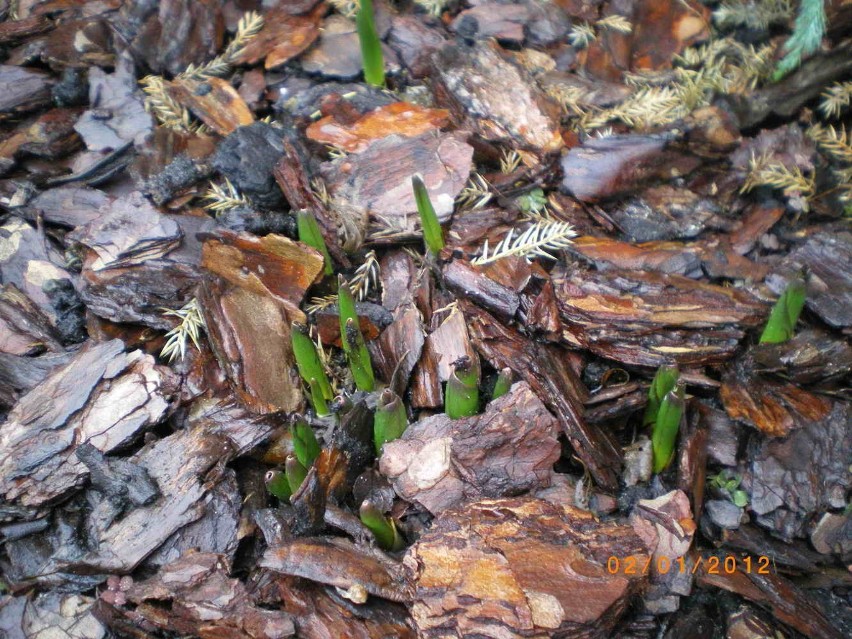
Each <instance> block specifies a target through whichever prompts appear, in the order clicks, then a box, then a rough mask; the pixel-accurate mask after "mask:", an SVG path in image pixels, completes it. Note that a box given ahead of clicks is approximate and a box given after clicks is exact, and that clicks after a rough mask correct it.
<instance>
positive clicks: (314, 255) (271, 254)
mask: <svg viewBox="0 0 852 639" xmlns="http://www.w3.org/2000/svg"><path fill="white" fill-rule="evenodd" d="M322 265H323V258H322V255H321V254H320V253H319V252H318V251H317V250H315V249H313V248H311V247H310V246H308V245H306V244H302V243H301V242H294V241H293V240H291V239H289V238H287V237H284V236H283V235H274V234H270V235H267V236H265V237H260V238H259V237H256V236H254V235H251V234H249V233H234V232H233V231H224V230H222V231H219V232H218V233H217V234H216V235H214V236H212V237H209V238H208V239H206V241H205V242H204V246H203V248H202V257H201V266H202V267H204V268H205V269H207V270H208V271H210V272H212V273H215V274H216V275H219V276H221V277H223V278H224V279H226V280H227V281H229V282H230V283H231V284H234V285H235V286H239V287H240V288H244V289H246V290H249V291H251V292H253V293H255V294H257V295H262V296H266V297H270V298H272V299H274V300H276V301H277V302H279V303H280V304H281V305H282V306H283V307H284V308H285V309H286V310H287V312H288V313H290V314H292V315H293V318H292V319H294V320H295V319H299V318H300V317H301V312H300V311H299V310H298V309H299V304H300V303H301V302H302V298H303V297H304V296H305V291H306V290H307V289H308V287H309V286H310V285H311V284H313V283H314V282H315V281H316V279H317V277H318V276H319V274H320V272H321V271H322Z"/></svg>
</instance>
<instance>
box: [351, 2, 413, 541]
mask: <svg viewBox="0 0 852 639" xmlns="http://www.w3.org/2000/svg"><path fill="white" fill-rule="evenodd" d="M362 1H363V0H362ZM359 515H360V516H361V523H363V524H364V525H365V526H366V527H367V528H369V529H370V532H372V533H373V535H374V536H375V537H376V542H377V543H378V545H379V547H380V548H382V549H383V550H402V547H403V546H404V545H405V542H404V541H403V539H402V536H401V535H400V534H399V531H398V530H397V529H396V524H394V522H393V519H391V518H390V517H385V516H384V515H383V514H382V513H381V512H380V511H379V509H378V508H376V507H375V506H374V505H373V503H372V502H370V501H369V500H365V501H364V502H363V503H362V504H361V508H360V509H359Z"/></svg>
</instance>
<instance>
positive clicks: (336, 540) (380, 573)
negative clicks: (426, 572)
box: [258, 537, 411, 602]
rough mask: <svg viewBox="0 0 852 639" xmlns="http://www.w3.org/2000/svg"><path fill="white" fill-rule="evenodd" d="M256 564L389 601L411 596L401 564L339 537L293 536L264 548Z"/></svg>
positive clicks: (285, 573) (406, 598)
mask: <svg viewBox="0 0 852 639" xmlns="http://www.w3.org/2000/svg"><path fill="white" fill-rule="evenodd" d="M258 565H259V566H260V567H261V568H267V569H269V570H272V571H274V572H278V573H281V574H284V575H290V576H294V577H303V578H305V579H309V580H311V581H315V582H318V583H321V584H327V585H329V586H335V587H337V588H340V589H341V590H350V589H353V590H354V589H358V588H361V589H363V590H365V591H366V592H367V593H369V594H371V595H374V596H376V597H381V598H383V599H390V600H391V601H400V602H404V601H408V600H409V599H410V597H411V593H410V590H409V586H408V583H407V581H406V579H405V576H404V574H403V570H402V565H401V564H399V563H398V562H396V561H394V560H393V559H391V558H390V557H388V556H387V555H385V554H384V553H382V552H381V551H379V550H368V549H364V548H362V547H360V546H356V545H355V544H354V543H352V542H351V541H349V540H348V539H343V538H341V537H312V538H302V539H292V540H290V541H288V542H285V543H284V544H283V545H281V546H277V547H274V548H270V549H269V550H267V551H266V552H265V553H264V555H263V558H262V559H261V560H260V562H259V564H258Z"/></svg>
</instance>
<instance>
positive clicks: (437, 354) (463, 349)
mask: <svg viewBox="0 0 852 639" xmlns="http://www.w3.org/2000/svg"><path fill="white" fill-rule="evenodd" d="M460 357H468V358H469V359H470V360H471V361H472V362H476V361H477V355H476V351H474V349H473V346H472V345H471V343H470V336H469V335H468V332H467V325H466V324H465V320H464V315H463V314H462V313H461V312H460V311H458V310H453V311H452V312H451V313H450V314H449V316H447V318H446V319H445V320H444V321H443V322H441V325H440V326H439V327H438V328H436V329H435V330H434V331H432V332H431V333H430V334H429V336H428V337H427V338H426V344H425V347H424V350H423V359H422V360H421V361H420V363H421V365H422V366H426V367H429V368H434V370H435V373H436V374H437V377H438V380H439V381H441V382H446V381H447V380H448V379H449V378H450V373H451V372H452V370H453V369H452V366H451V364H452V363H453V362H455V361H457V360H458V359H459V358H460Z"/></svg>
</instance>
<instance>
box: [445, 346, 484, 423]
mask: <svg viewBox="0 0 852 639" xmlns="http://www.w3.org/2000/svg"><path fill="white" fill-rule="evenodd" d="M453 367H454V370H453V372H452V373H450V379H449V380H448V381H447V392H446V397H445V398H444V410H445V412H446V413H447V417H449V418H450V419H459V418H461V417H470V416H471V415H476V413H477V411H478V410H479V374H478V371H477V370H476V367H475V366H473V365H472V363H471V361H470V358H469V357H460V358H459V359H458V360H457V361H456V362H453Z"/></svg>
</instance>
